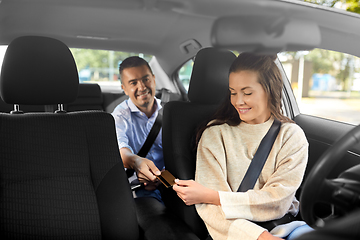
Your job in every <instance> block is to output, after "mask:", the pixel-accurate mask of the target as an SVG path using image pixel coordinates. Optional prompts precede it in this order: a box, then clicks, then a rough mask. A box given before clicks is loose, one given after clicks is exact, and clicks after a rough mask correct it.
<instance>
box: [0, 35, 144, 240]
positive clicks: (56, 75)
mask: <svg viewBox="0 0 360 240" xmlns="http://www.w3.org/2000/svg"><path fill="white" fill-rule="evenodd" d="M19 69H22V70H23V71H20V72H26V74H23V73H18V72H19ZM44 71H45V72H46V73H44ZM50 73H51V74H52V75H51V76H53V77H50V78H49V74H50ZM25 75H27V77H28V78H24V76H25ZM25 79H26V80H25ZM0 87H1V97H2V98H3V99H4V101H5V102H7V103H9V104H19V105H20V108H21V106H22V105H23V104H35V105H50V104H58V103H70V102H73V101H74V100H75V98H76V95H77V91H78V75H77V70H76V65H75V62H74V59H73V57H72V54H71V52H70V51H69V49H68V48H67V46H66V45H65V44H63V43H62V42H60V41H58V40H55V39H52V38H46V37H20V38H18V39H15V40H14V41H13V42H12V43H11V44H10V45H9V46H8V48H7V52H6V54H5V58H4V62H3V66H2V71H1V76H0ZM15 113H20V111H17V112H15ZM0 187H1V194H0V237H1V239H37V238H41V239H55V238H57V239H115V238H117V239H138V237H139V232H138V224H137V219H136V214H135V205H134V201H133V199H132V195H131V191H130V189H129V185H128V182H127V177H126V174H125V171H124V167H123V165H122V161H121V158H120V153H119V149H118V146H117V140H116V134H115V128H114V120H113V118H112V116H111V115H109V114H107V113H104V112H98V111H97V112H74V113H23V114H6V113H1V114H0Z"/></svg>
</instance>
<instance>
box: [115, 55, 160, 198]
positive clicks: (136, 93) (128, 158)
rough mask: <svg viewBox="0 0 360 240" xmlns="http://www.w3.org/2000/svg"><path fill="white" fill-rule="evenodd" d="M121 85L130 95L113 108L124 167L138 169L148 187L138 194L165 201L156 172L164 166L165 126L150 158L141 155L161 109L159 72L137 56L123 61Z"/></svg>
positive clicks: (140, 190)
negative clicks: (163, 134)
mask: <svg viewBox="0 0 360 240" xmlns="http://www.w3.org/2000/svg"><path fill="white" fill-rule="evenodd" d="M119 71H120V79H121V88H122V89H123V90H124V92H125V94H126V95H127V96H129V99H128V100H125V101H124V102H122V103H121V104H119V105H118V106H117V107H116V108H115V109H114V111H113V113H112V115H113V117H114V118H115V125H116V134H117V139H118V144H119V148H120V155H121V158H122V160H123V163H124V167H126V168H130V169H134V170H135V171H136V173H137V176H138V179H139V181H140V182H141V183H143V184H144V186H145V187H144V188H142V189H139V190H137V191H136V196H137V197H155V198H156V199H158V200H159V201H161V195H160V191H159V190H158V189H157V186H158V185H159V182H158V181H157V178H156V175H160V173H161V172H160V170H162V169H163V168H164V160H163V152H162V139H161V130H160V132H159V134H158V136H157V138H156V140H155V142H154V144H153V145H152V147H151V148H150V151H149V153H148V154H147V156H146V158H143V157H140V156H138V155H137V153H138V152H139V150H140V149H141V147H142V145H143V144H144V142H145V140H146V138H147V136H148V134H149V132H150V130H151V128H152V126H153V124H154V122H155V119H156V117H157V115H158V112H159V110H160V109H161V105H160V100H158V99H157V98H155V90H156V89H155V87H156V84H155V76H154V74H153V72H152V70H151V68H150V66H149V64H148V63H147V62H146V61H145V60H144V59H142V58H140V57H137V56H133V57H129V58H127V59H125V60H124V61H123V62H122V63H121V64H120V68H119Z"/></svg>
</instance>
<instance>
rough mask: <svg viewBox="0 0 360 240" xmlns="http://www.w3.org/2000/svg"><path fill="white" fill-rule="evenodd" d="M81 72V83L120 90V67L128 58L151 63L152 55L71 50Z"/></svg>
mask: <svg viewBox="0 0 360 240" xmlns="http://www.w3.org/2000/svg"><path fill="white" fill-rule="evenodd" d="M70 50H71V52H72V54H73V56H74V59H75V62H76V65H77V68H78V72H79V82H83V83H98V84H99V85H100V87H102V88H109V89H118V90H120V82H119V80H120V79H119V65H120V63H121V62H122V61H123V60H124V59H125V58H127V57H130V56H139V57H142V58H144V59H145V60H146V61H148V62H149V61H150V59H151V58H152V56H151V55H146V54H142V53H129V52H117V51H106V50H93V49H79V48H71V49H70Z"/></svg>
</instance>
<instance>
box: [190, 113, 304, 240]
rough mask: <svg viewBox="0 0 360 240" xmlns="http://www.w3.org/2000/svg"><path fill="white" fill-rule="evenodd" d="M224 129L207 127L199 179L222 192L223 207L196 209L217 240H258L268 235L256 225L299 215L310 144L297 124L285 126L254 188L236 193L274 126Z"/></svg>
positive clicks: (199, 206)
mask: <svg viewBox="0 0 360 240" xmlns="http://www.w3.org/2000/svg"><path fill="white" fill-rule="evenodd" d="M273 121H274V120H273V118H270V119H269V120H268V121H267V122H265V123H261V124H247V123H245V122H242V123H240V125H238V126H233V127H232V126H229V125H228V124H222V125H218V126H213V127H210V128H207V129H206V130H205V131H204V133H203V135H202V137H201V140H200V142H199V146H198V152H197V164H196V176H195V180H196V181H197V182H199V183H200V184H203V185H204V186H206V187H208V188H211V189H214V190H217V191H219V196H220V203H221V206H216V205H212V204H197V205H196V209H197V211H198V213H199V215H200V217H201V218H202V219H203V220H204V222H205V224H206V226H207V228H208V231H209V233H210V235H211V236H212V238H213V239H214V240H221V239H228V240H232V239H241V240H256V239H258V237H259V235H260V234H261V233H262V232H263V231H265V229H264V228H262V227H260V226H258V225H256V224H255V223H253V222H250V221H248V220H253V221H268V220H273V219H278V218H281V217H282V216H284V215H285V214H286V213H288V212H290V213H292V214H293V215H296V214H297V213H298V209H299V202H298V201H297V200H296V198H295V192H296V190H297V189H298V188H299V186H300V183H301V181H302V178H303V175H304V171H305V167H306V164H307V158H308V142H307V140H306V137H305V135H304V132H303V131H302V129H301V128H300V127H299V126H298V125H296V124H294V123H282V125H281V129H280V132H279V135H278V136H277V138H276V140H275V142H274V145H273V148H272V150H271V152H270V154H269V156H268V159H267V161H266V163H265V165H264V168H263V170H262V172H261V174H260V176H259V179H258V180H257V182H256V184H255V187H254V189H252V190H249V191H247V192H245V193H239V192H237V189H238V187H239V186H240V183H241V181H242V179H243V177H244V175H245V173H246V171H247V169H248V167H249V165H250V162H251V160H252V158H253V157H254V154H255V152H256V150H257V148H258V146H259V144H260V141H261V140H262V138H263V137H264V136H265V134H266V133H267V131H268V130H269V128H270V126H271V124H272V123H273Z"/></svg>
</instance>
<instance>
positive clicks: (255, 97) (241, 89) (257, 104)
mask: <svg viewBox="0 0 360 240" xmlns="http://www.w3.org/2000/svg"><path fill="white" fill-rule="evenodd" d="M229 89H230V93H231V98H230V101H231V104H232V105H233V106H234V107H235V109H236V110H237V112H238V113H239V116H240V119H241V120H242V121H244V122H246V123H248V124H259V123H264V122H266V121H267V120H268V119H269V118H270V116H271V113H270V110H269V107H268V97H267V94H266V92H265V90H264V89H263V87H262V86H261V84H260V83H259V82H258V75H257V73H256V72H254V71H248V70H243V71H238V72H232V73H230V76H229Z"/></svg>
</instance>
